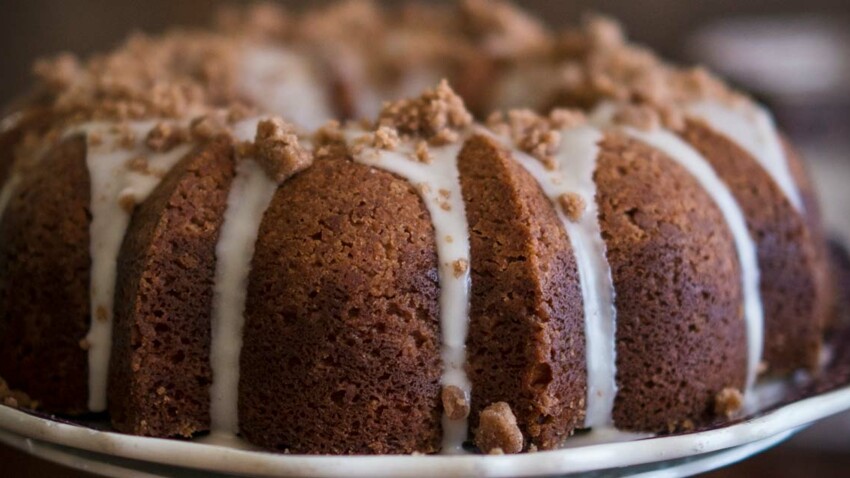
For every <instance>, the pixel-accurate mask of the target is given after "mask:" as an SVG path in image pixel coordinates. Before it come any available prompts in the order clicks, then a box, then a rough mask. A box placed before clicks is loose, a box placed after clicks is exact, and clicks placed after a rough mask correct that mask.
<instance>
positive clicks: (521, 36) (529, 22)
mask: <svg viewBox="0 0 850 478" xmlns="http://www.w3.org/2000/svg"><path fill="white" fill-rule="evenodd" d="M461 15H462V20H463V26H464V29H465V31H466V32H467V33H468V34H469V35H470V36H472V37H473V38H477V39H478V41H479V42H480V46H481V48H482V49H483V51H484V52H485V53H487V54H489V55H491V56H493V57H496V58H519V57H522V56H528V55H533V54H538V53H542V52H545V51H546V50H547V49H548V48H549V46H550V43H551V42H550V37H549V33H548V32H547V30H546V28H545V27H544V26H543V25H542V24H541V23H540V21H538V20H537V19H535V18H533V17H531V16H529V15H527V14H526V13H524V12H523V11H521V10H519V9H518V8H517V7H515V6H514V5H512V4H511V3H508V2H504V1H492V0H465V1H464V2H463V3H462V4H461Z"/></svg>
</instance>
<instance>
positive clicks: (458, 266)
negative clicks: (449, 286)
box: [452, 259, 469, 277]
mask: <svg viewBox="0 0 850 478" xmlns="http://www.w3.org/2000/svg"><path fill="white" fill-rule="evenodd" d="M468 269H469V261H467V260H466V259H458V260H456V261H454V262H452V272H453V273H454V276H455V277H461V276H462V275H464V274H465V273H466V271H467V270H468Z"/></svg>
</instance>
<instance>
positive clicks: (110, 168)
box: [63, 121, 192, 412]
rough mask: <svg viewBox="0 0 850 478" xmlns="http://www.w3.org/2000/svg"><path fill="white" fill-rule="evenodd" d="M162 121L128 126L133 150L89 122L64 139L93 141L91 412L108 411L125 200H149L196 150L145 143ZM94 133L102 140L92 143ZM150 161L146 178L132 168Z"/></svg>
mask: <svg viewBox="0 0 850 478" xmlns="http://www.w3.org/2000/svg"><path fill="white" fill-rule="evenodd" d="M156 123H157V121H138V122H131V123H128V128H129V130H130V131H132V132H133V134H134V136H135V138H134V140H133V142H132V144H131V145H130V146H129V147H123V146H122V145H120V135H117V134H116V132H115V125H114V124H110V123H104V122H91V123H85V124H82V125H79V126H76V127H73V128H71V129H70V130H69V131H68V132H67V133H65V135H63V137H68V136H73V135H78V134H82V135H85V136H86V137H87V138H88V140H89V141H88V147H87V149H86V165H87V166H88V170H89V176H90V179H91V214H92V221H91V225H90V234H91V244H90V252H91V261H92V266H91V285H90V294H91V314H92V316H91V325H90V329H89V332H88V335H86V340H87V342H88V344H89V349H88V355H89V357H88V358H89V410H91V411H93V412H99V411H103V410H105V409H106V381H107V373H108V369H109V355H110V352H111V349H112V315H113V300H114V295H115V278H116V261H117V258H118V252H119V250H120V248H121V243H122V242H123V240H124V234H125V232H126V230H127V226H128V225H129V223H130V212H128V211H127V210H126V209H124V207H122V206H121V202H120V201H121V200H126V199H127V198H133V200H134V201H135V203H136V204H138V203H141V202H142V201H144V200H145V199H146V198H147V197H148V195H150V193H151V192H152V191H153V190H154V188H155V187H156V186H157V185H158V184H159V183H160V181H161V178H162V176H163V175H164V174H165V173H167V172H168V171H169V170H170V169H171V168H172V167H173V166H174V165H175V164H176V163H177V162H178V161H179V160H180V159H181V158H182V157H183V156H184V155H186V154H187V153H188V152H189V151H190V150H191V148H192V145H191V144H183V145H180V146H178V147H176V148H174V149H172V150H170V151H168V152H165V153H154V152H151V151H149V150H147V149H146V147H145V145H144V140H145V135H146V133H147V132H148V131H149V130H150V129H151V128H152V127H153V126H154V125H155V124H156ZM93 135H97V136H98V137H99V141H92V137H93ZM140 156H141V157H146V158H147V163H148V166H149V168H150V170H151V171H153V172H156V174H142V173H139V172H137V171H132V170H131V169H130V168H128V164H127V163H128V162H129V161H130V160H131V159H134V158H136V157H140Z"/></svg>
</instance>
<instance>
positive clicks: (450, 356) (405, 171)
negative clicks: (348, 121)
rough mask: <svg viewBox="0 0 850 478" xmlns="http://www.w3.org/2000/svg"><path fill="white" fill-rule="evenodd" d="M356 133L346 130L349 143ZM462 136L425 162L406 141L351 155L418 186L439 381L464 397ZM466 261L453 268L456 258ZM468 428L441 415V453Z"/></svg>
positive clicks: (466, 282) (466, 276) (455, 446)
mask: <svg viewBox="0 0 850 478" xmlns="http://www.w3.org/2000/svg"><path fill="white" fill-rule="evenodd" d="M360 135H361V133H357V132H347V133H346V138H347V139H348V140H349V143H350V144H355V143H356V141H357V138H358V137H359V136H360ZM462 146H463V142H462V141H459V142H457V143H454V144H451V145H448V146H443V147H439V148H431V149H430V151H429V152H430V157H431V162H430V163H422V162H418V161H416V160H415V159H413V158H414V157H415V156H414V152H413V150H412V149H411V148H410V146H409V145H403V146H401V147H400V148H399V149H398V150H395V151H386V150H375V149H366V150H364V151H362V152H361V153H360V154H356V155H355V161H357V162H359V163H363V164H366V165H369V166H373V167H375V168H379V169H383V170H385V171H388V172H391V173H394V174H397V175H399V176H401V177H403V178H405V179H407V180H408V181H410V183H411V184H413V185H414V186H416V187H417V189H418V190H419V192H420V194H421V196H422V200H423V201H424V203H425V206H426V207H427V208H428V212H429V213H430V215H431V222H432V224H433V225H434V234H435V236H436V243H437V259H438V261H439V280H440V329H441V333H442V359H443V376H442V384H443V386H447V385H454V386H457V387H459V388H460V389H461V390H463V392H464V394H465V395H466V397H467V398H469V396H470V393H471V384H470V382H469V378H468V377H467V375H466V370H465V366H466V335H467V328H468V325H469V324H468V323H469V289H470V271H469V267H468V264H470V254H469V225H468V223H467V220H466V207H465V205H464V203H463V196H462V194H461V188H460V173H459V172H458V168H457V161H458V154H459V153H460V150H461V148H462ZM459 260H460V261H465V264H467V267H466V268H465V270H464V271H463V273H461V274H456V273H455V270H454V267H453V264H454V263H455V261H459ZM467 434H468V423H467V420H466V419H462V420H450V419H448V417H446V416H445V415H444V416H443V447H442V452H443V453H461V452H462V451H463V448H462V446H463V442H464V441H465V440H466V438H467Z"/></svg>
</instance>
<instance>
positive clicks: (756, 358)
mask: <svg viewBox="0 0 850 478" xmlns="http://www.w3.org/2000/svg"><path fill="white" fill-rule="evenodd" d="M623 131H625V132H626V133H627V134H629V135H630V136H632V137H634V138H637V139H638V140H641V141H643V142H645V143H647V144H649V145H650V146H653V147H655V148H657V149H659V150H660V151H662V152H664V153H665V154H666V155H667V156H669V157H670V158H671V159H672V160H674V161H676V162H677V163H678V164H680V165H681V166H683V167H684V168H685V169H687V170H688V172H690V173H691V175H692V176H693V177H694V178H695V179H696V180H697V181H698V182H699V183H700V185H702V187H703V189H704V190H705V191H706V192H707V193H708V195H709V196H711V198H712V199H713V200H714V202H715V204H717V207H718V208H719V209H720V212H721V213H722V214H723V217H724V219H725V220H726V224H727V225H728V226H729V230H730V231H731V233H732V237H733V239H734V241H735V248H736V250H737V252H738V262H740V265H741V283H742V289H743V293H744V318H745V320H746V324H747V346H748V354H747V382H746V391H747V392H749V391H751V390H752V388H753V385H754V384H755V380H756V377H757V375H758V366H759V362H760V361H761V356H762V349H763V346H764V314H763V310H762V303H761V292H760V290H759V267H758V257H757V254H756V245H755V242H753V239H752V237H751V236H750V231H749V229H748V228H747V222H746V219H745V218H744V213H743V211H742V210H741V207H740V206H739V205H738V202H737V201H736V200H735V197H734V196H733V195H732V192H731V191H730V190H729V188H728V187H727V186H726V184H725V183H724V182H723V180H721V179H720V177H719V176H718V175H717V173H716V172H715V171H714V169H713V168H712V167H711V165H710V164H709V162H708V161H707V160H706V159H705V158H704V157H703V156H702V155H700V153H698V152H697V151H696V150H695V149H694V148H693V147H691V145H689V144H688V143H686V142H685V141H683V140H681V139H679V137H678V136H676V135H675V134H673V133H671V132H669V131H666V130H663V129H657V130H654V131H651V132H642V131H638V130H636V129H634V128H629V127H625V128H623Z"/></svg>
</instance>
